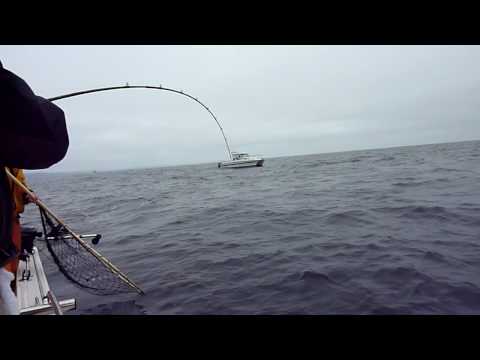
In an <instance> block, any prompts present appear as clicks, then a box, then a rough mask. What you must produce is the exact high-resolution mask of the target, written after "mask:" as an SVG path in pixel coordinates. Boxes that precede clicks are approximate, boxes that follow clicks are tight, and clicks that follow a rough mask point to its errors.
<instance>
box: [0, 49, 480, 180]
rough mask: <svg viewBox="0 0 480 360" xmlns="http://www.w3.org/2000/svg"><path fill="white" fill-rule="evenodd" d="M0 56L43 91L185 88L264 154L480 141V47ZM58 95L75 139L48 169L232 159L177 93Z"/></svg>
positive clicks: (1, 52)
mask: <svg viewBox="0 0 480 360" xmlns="http://www.w3.org/2000/svg"><path fill="white" fill-rule="evenodd" d="M0 60H1V61H2V63H3V65H4V67H5V68H7V69H9V70H11V71H13V72H15V73H16V74H17V75H19V76H20V77H22V78H23V79H24V80H25V81H27V82H28V83H29V84H30V86H31V87H32V89H33V90H34V92H35V93H36V94H38V95H41V96H44V97H52V96H57V95H61V94H64V93H68V92H73V91H79V90H84V89H89V88H94V87H105V86H115V85H124V84H125V83H126V82H129V84H130V85H134V84H136V85H159V84H162V85H163V86H166V87H171V88H174V89H179V90H184V91H186V92H188V93H190V94H192V95H193V96H195V97H197V98H199V99H200V100H201V101H202V102H204V103H205V104H206V105H207V106H209V107H210V108H211V109H212V111H213V112H214V113H215V115H216V116H217V118H218V119H219V121H220V122H221V124H222V125H223V127H224V130H225V132H226V135H227V138H228V140H229V142H230V144H231V147H232V150H234V151H242V152H249V153H253V154H260V155H263V156H265V157H275V156H285V155H298V154H312V153H322V152H334V151H343V150H356V149H370V148H381V147H390V146H400V145H414V144H425V143H436V142H449V141H461V140H474V139H480V116H479V113H480V112H479V111H480V101H479V95H480V66H479V64H480V47H479V46H260V45H257V46H0ZM57 104H58V105H59V106H60V107H62V109H63V110H64V111H65V113H66V116H67V122H68V129H69V134H70V141H71V144H70V148H69V151H68V153H67V156H66V157H65V159H64V160H63V161H62V162H61V163H59V164H57V165H55V166H53V167H52V168H51V170H52V171H77V170H94V169H95V170H108V169H123V168H136V167H154V166H162V165H177V164H187V163H204V162H215V161H219V160H224V159H226V158H227V153H226V150H225V145H224V142H223V139H222V136H221V133H220V131H219V129H218V127H217V125H216V124H215V122H214V120H213V118H211V116H210V115H209V114H208V112H207V111H206V110H205V109H203V108H202V107H201V106H200V105H199V104H197V103H195V102H194V101H192V100H190V99H188V98H186V97H183V96H181V95H177V94H174V93H169V92H166V91H152V90H137V89H129V90H116V91H111V92H104V93H95V94H91V95H85V96H80V97H74V98H71V99H65V100H60V101H58V102H57Z"/></svg>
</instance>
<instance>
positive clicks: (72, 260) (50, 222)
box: [40, 208, 136, 295]
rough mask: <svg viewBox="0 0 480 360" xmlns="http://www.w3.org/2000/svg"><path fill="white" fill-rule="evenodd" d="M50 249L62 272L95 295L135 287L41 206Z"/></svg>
mask: <svg viewBox="0 0 480 360" xmlns="http://www.w3.org/2000/svg"><path fill="white" fill-rule="evenodd" d="M40 214H41V218H42V225H43V230H44V239H45V242H46V245H47V249H48V251H49V253H50V255H51V256H52V258H53V261H54V262H55V264H56V265H57V266H58V269H59V270H60V272H62V274H63V275H64V276H65V277H66V278H67V279H68V280H70V281H71V282H72V283H73V284H75V285H76V286H77V287H79V288H81V289H83V290H85V291H87V292H89V293H92V294H95V295H113V294H120V293H127V292H134V291H136V290H135V289H134V288H132V287H131V286H130V285H128V284H127V283H126V282H124V281H123V280H122V279H121V278H120V277H119V276H118V275H117V274H116V273H114V272H113V271H112V270H110V269H109V268H108V267H107V266H106V265H105V264H104V263H103V262H102V261H100V260H99V259H98V258H96V257H95V256H93V255H92V254H91V253H90V252H88V250H86V249H85V247H84V246H82V244H80V243H79V242H78V241H77V240H76V239H74V238H73V237H71V236H70V233H69V232H68V231H67V230H66V229H65V228H64V227H63V226H62V225H61V224H58V223H57V222H56V221H55V220H54V219H52V218H51V217H49V216H48V214H47V213H46V212H45V211H44V210H42V209H41V208H40Z"/></svg>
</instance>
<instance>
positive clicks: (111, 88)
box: [47, 83, 232, 159]
mask: <svg viewBox="0 0 480 360" xmlns="http://www.w3.org/2000/svg"><path fill="white" fill-rule="evenodd" d="M117 89H154V90H165V91H170V92H173V93H176V94H180V95H183V96H186V97H189V98H190V99H192V100H194V101H196V102H197V103H199V104H200V105H201V106H202V107H203V108H205V109H206V110H207V111H208V112H209V113H210V115H212V117H213V119H214V120H215V122H216V123H217V125H218V128H219V129H220V132H221V133H222V136H223V140H225V145H226V146H227V152H228V157H229V159H232V153H231V151H230V146H229V145H228V141H227V137H226V136H225V132H224V131H223V128H222V125H220V122H219V121H218V119H217V117H216V116H215V115H214V114H213V112H212V111H211V110H210V109H209V108H208V106H206V105H205V104H204V103H202V102H201V101H200V100H198V99H197V98H196V97H193V96H192V95H190V94H187V93H186V92H184V91H180V90H175V89H170V88H167V87H163V86H161V85H160V86H150V85H128V83H127V85H124V86H111V87H105V88H96V89H89V90H83V91H76V92H73V93H70V94H65V95H60V96H55V97H52V98H49V99H47V100H49V101H57V100H60V99H66V98H69V97H73V96H79V95H85V94H90V93H94V92H100V91H109V90H117Z"/></svg>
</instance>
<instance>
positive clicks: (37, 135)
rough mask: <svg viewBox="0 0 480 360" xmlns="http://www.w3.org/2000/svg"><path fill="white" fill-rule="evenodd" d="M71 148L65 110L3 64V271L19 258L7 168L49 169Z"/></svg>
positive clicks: (0, 208)
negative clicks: (13, 230)
mask: <svg viewBox="0 0 480 360" xmlns="http://www.w3.org/2000/svg"><path fill="white" fill-rule="evenodd" d="M68 146H69V139H68V132H67V126H66V122H65V114H64V113H63V111H62V109H60V108H59V107H58V106H56V105H54V104H53V103H51V102H50V101H48V100H47V99H44V98H42V97H40V96H37V95H35V94H34V93H33V91H32V89H31V88H30V87H29V86H28V84H27V83H26V82H25V81H24V80H22V79H21V78H20V77H18V76H17V75H15V74H14V73H12V72H10V71H8V70H6V69H5V68H3V65H2V63H1V62H0V270H4V269H3V267H4V266H5V264H7V263H8V262H10V261H11V260H12V259H14V258H15V257H16V256H17V255H18V250H17V247H16V246H15V244H14V243H13V241H12V214H13V211H14V199H13V198H12V194H11V191H10V190H11V189H10V185H9V181H8V179H7V174H6V173H5V171H4V169H5V167H9V168H17V169H29V170H35V169H46V168H49V167H50V166H52V165H54V164H56V163H58V162H59V161H61V160H62V159H63V158H64V157H65V155H66V153H67V150H68ZM1 296H2V291H0V300H1Z"/></svg>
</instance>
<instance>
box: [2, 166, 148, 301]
mask: <svg viewBox="0 0 480 360" xmlns="http://www.w3.org/2000/svg"><path fill="white" fill-rule="evenodd" d="M5 172H6V173H7V175H8V177H10V179H11V180H12V181H13V182H14V183H15V184H16V185H18V186H19V187H20V188H21V189H22V190H23V191H25V192H26V193H27V194H28V195H30V197H32V198H34V199H36V200H35V204H36V205H37V206H38V207H39V208H41V209H43V210H44V211H45V212H47V213H48V214H49V215H50V216H51V217H52V218H54V219H55V220H56V221H57V222H58V223H59V224H60V225H62V226H63V228H64V229H65V230H66V231H67V232H68V233H69V234H70V235H72V237H73V238H74V239H75V240H77V241H78V242H79V243H80V245H82V246H83V247H84V248H85V250H87V251H88V252H89V253H90V254H91V255H92V256H94V257H96V258H97V259H98V260H99V261H100V262H101V263H102V264H103V265H105V266H106V267H107V268H108V269H110V270H111V271H112V272H113V273H114V274H116V275H117V276H118V277H119V278H120V279H121V280H122V281H124V282H125V283H127V284H128V285H129V286H131V287H132V288H134V289H135V290H136V291H137V292H138V293H139V294H140V295H144V294H145V293H144V292H143V290H142V289H140V288H139V287H138V286H137V285H136V284H135V283H134V282H133V281H131V280H130V279H129V278H128V277H127V276H126V275H125V274H123V273H122V272H121V271H120V270H119V269H118V268H117V267H116V266H115V265H113V264H112V263H111V262H110V261H109V260H108V259H107V258H105V257H104V256H103V255H102V254H100V253H99V252H98V251H96V250H95V249H93V248H92V247H90V246H89V245H88V244H87V243H86V242H85V241H83V240H82V239H81V238H80V236H78V235H77V234H76V233H75V232H74V231H73V230H72V229H70V227H69V226H68V225H67V224H65V223H64V222H63V221H62V220H61V219H60V218H59V217H58V216H57V215H55V214H54V213H53V212H52V211H51V210H50V209H49V208H48V207H47V206H46V205H45V204H44V203H43V202H42V201H41V200H40V199H39V198H38V197H37V196H36V195H35V194H33V193H32V192H31V191H30V190H29V189H28V188H27V187H26V186H25V185H24V184H22V182H21V181H20V180H18V179H17V178H16V177H15V176H13V174H12V173H11V172H10V171H9V170H8V169H7V168H5Z"/></svg>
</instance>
